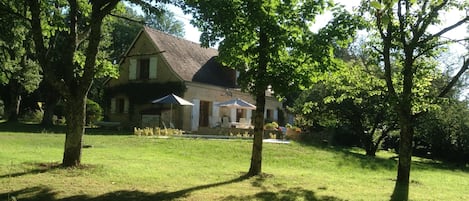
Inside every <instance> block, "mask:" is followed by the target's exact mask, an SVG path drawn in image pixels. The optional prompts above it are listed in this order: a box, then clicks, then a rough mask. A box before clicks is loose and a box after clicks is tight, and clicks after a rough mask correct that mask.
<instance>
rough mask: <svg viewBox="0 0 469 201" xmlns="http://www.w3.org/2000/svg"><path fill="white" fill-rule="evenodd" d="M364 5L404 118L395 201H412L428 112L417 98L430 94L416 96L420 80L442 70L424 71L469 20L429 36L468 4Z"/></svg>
mask: <svg viewBox="0 0 469 201" xmlns="http://www.w3.org/2000/svg"><path fill="white" fill-rule="evenodd" d="M363 3H364V4H363V5H362V9H363V10H366V11H365V12H367V13H369V14H370V15H369V16H370V17H371V21H372V22H373V23H374V24H373V29H372V30H374V31H375V32H376V33H377V34H378V35H379V46H377V47H374V48H375V50H376V51H377V52H378V53H379V55H380V57H379V59H380V61H381V62H382V64H383V68H384V72H385V74H384V75H385V76H384V77H385V80H386V86H387V93H388V96H389V98H390V101H391V103H392V106H393V108H394V110H395V112H396V113H397V115H398V122H399V127H400V129H401V130H400V138H399V163H398V171H397V179H396V184H395V187H394V192H393V194H392V196H391V199H392V200H408V197H409V181H410V167H411V156H412V139H413V135H414V124H415V123H416V121H415V119H416V117H417V116H418V114H419V113H421V112H423V111H425V110H422V108H418V107H416V106H418V105H419V104H417V103H416V102H417V101H418V99H417V98H416V97H417V95H418V94H419V93H423V94H427V93H426V92H425V91H418V92H417V91H416V90H415V88H416V87H417V82H416V81H417V80H418V79H419V78H421V77H419V75H421V74H422V71H427V70H429V69H430V70H431V69H434V68H436V65H431V66H429V65H422V64H423V63H425V59H429V58H431V57H433V56H435V55H437V54H438V53H439V52H438V51H437V50H439V49H441V48H442V46H443V45H445V44H448V43H449V42H451V41H448V39H445V38H443V34H445V33H448V32H450V31H452V30H454V29H455V28H456V27H458V26H461V25H462V24H464V23H467V22H468V20H469V17H468V16H467V15H466V16H465V17H462V18H461V19H460V20H459V21H457V22H456V23H454V24H451V25H449V26H447V27H444V28H442V29H440V30H438V31H437V32H435V33H431V32H429V28H430V26H432V25H438V24H441V20H440V18H439V17H440V16H441V15H440V13H443V12H445V11H449V10H451V9H455V10H462V9H464V8H467V7H468V2H467V1H452V0H441V1H431V0H422V1H416V0H380V1H363ZM466 14H467V13H466ZM468 65H469V58H468V59H466V60H465V61H464V62H463V64H462V65H461V68H460V70H459V72H458V73H457V74H456V75H455V76H454V77H453V78H452V79H451V81H450V82H449V83H448V84H447V85H446V86H445V87H444V88H443V89H442V90H441V92H440V93H439V94H438V95H437V96H432V97H431V98H437V97H442V96H443V95H444V94H446V93H447V92H448V91H449V90H450V89H451V88H452V86H453V85H454V84H455V83H456V81H457V80H458V79H459V77H460V76H461V75H462V73H463V72H465V71H466V69H467V68H468ZM429 67H430V68H429ZM428 95H430V94H428Z"/></svg>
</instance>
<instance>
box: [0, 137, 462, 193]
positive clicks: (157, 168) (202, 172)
mask: <svg viewBox="0 0 469 201" xmlns="http://www.w3.org/2000/svg"><path fill="white" fill-rule="evenodd" d="M63 141H64V135H63V134H51V133H50V132H38V133H23V132H16V133H13V132H7V131H0V200H8V197H10V198H11V197H12V196H14V197H15V198H16V199H17V200H77V201H78V200H90V201H91V200H92V201H101V200H109V201H110V200H118V201H119V200H145V201H146V200H148V201H150V200H332V201H333V200H389V197H390V195H391V193H392V190H393V186H394V178H395V175H396V170H395V168H396V161H395V159H392V157H393V156H395V155H394V154H392V153H389V152H379V153H378V157H377V158H369V157H366V156H364V155H363V153H362V152H361V151H360V150H358V149H342V148H333V147H324V146H310V145H303V144H298V143H292V144H269V143H264V155H263V172H264V173H265V174H264V175H263V176H259V177H254V178H244V177H242V175H243V174H245V173H246V172H247V170H248V168H249V163H250V153H251V146H252V143H251V141H250V140H202V139H179V138H176V139H157V138H148V137H136V136H131V135H85V137H84V141H85V143H86V144H91V145H93V147H92V148H89V149H83V156H82V163H83V167H80V168H75V169H63V168H57V167H56V166H57V164H59V163H60V160H61V159H62V152H63ZM412 167H413V169H412V173H411V179H412V184H411V186H410V191H411V192H410V198H411V199H412V200H469V194H468V193H467V190H468V189H469V168H468V167H458V166H455V165H451V164H444V163H438V162H435V161H429V160H424V159H419V158H416V159H415V161H414V164H413V166H412Z"/></svg>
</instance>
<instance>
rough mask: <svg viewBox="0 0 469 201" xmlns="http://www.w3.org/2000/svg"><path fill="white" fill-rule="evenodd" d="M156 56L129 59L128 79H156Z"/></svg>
mask: <svg viewBox="0 0 469 201" xmlns="http://www.w3.org/2000/svg"><path fill="white" fill-rule="evenodd" d="M157 63H158V62H157V58H156V57H150V58H140V59H130V66H129V80H149V79H156V74H157Z"/></svg>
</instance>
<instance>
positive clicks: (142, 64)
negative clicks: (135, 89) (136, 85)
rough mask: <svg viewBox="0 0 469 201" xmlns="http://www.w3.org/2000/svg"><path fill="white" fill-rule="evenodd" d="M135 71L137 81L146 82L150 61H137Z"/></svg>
mask: <svg viewBox="0 0 469 201" xmlns="http://www.w3.org/2000/svg"><path fill="white" fill-rule="evenodd" d="M137 71H138V75H139V76H138V79H139V80H148V79H149V78H150V59H139V60H138V69H137Z"/></svg>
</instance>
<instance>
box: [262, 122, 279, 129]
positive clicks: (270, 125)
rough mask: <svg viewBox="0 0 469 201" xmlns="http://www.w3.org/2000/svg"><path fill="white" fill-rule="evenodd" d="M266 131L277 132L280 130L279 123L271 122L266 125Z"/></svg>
mask: <svg viewBox="0 0 469 201" xmlns="http://www.w3.org/2000/svg"><path fill="white" fill-rule="evenodd" d="M264 129H265V130H277V129H278V124H277V122H275V121H274V122H271V123H267V124H265V125H264Z"/></svg>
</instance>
